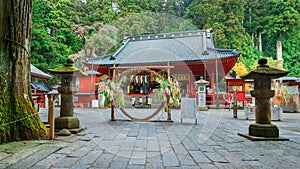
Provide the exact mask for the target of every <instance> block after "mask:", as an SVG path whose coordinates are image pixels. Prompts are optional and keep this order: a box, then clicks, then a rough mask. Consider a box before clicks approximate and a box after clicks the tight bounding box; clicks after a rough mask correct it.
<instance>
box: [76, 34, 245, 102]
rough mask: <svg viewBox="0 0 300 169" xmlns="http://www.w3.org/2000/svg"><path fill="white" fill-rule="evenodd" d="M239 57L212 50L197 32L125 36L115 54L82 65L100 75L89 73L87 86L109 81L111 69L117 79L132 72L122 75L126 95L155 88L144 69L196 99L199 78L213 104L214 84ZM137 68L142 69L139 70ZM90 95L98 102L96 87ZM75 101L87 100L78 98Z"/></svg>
mask: <svg viewBox="0 0 300 169" xmlns="http://www.w3.org/2000/svg"><path fill="white" fill-rule="evenodd" d="M239 55H240V53H239V52H238V51H236V50H235V49H217V48H215V47H214V39H213V36H212V34H211V33H210V31H209V30H197V31H188V32H176V33H161V34H152V35H142V36H129V37H125V38H124V40H123V44H122V46H121V47H120V48H119V49H118V50H117V51H116V52H115V53H113V54H109V55H105V56H99V57H96V58H88V59H87V60H86V61H85V62H84V64H85V65H86V66H87V67H88V68H89V69H90V70H94V71H97V72H99V73H100V74H101V75H100V74H99V75H98V74H97V75H96V74H92V79H93V80H90V82H89V83H91V82H93V83H94V82H97V81H99V78H101V76H104V75H105V76H108V77H109V78H112V76H113V75H114V70H115V75H116V76H117V75H120V74H121V73H122V72H124V71H127V72H128V70H131V72H132V74H126V75H124V76H127V81H126V82H125V84H124V85H125V86H126V87H124V91H125V93H126V94H128V95H146V94H148V93H150V94H151V93H152V92H153V89H155V88H156V84H155V80H154V79H153V78H152V77H151V73H150V71H145V69H148V70H152V71H155V72H157V73H159V74H160V75H161V76H163V77H166V78H167V77H170V76H171V77H172V78H175V79H176V80H177V81H178V82H179V84H180V86H181V95H182V97H195V95H196V92H197V90H196V86H194V82H196V81H197V80H199V79H200V77H201V76H202V77H203V79H205V80H207V81H209V82H210V85H209V86H208V87H210V89H211V90H209V91H212V92H211V93H209V94H208V95H207V97H209V98H208V99H207V101H208V102H210V103H211V104H215V94H216V93H217V92H216V87H218V86H217V84H218V83H216V82H219V81H220V80H221V79H222V78H223V77H224V76H226V74H227V73H228V72H229V71H230V70H231V68H232V67H233V66H234V65H235V63H236V61H237V60H238V57H239ZM138 68H143V70H142V71H138ZM87 79H89V78H87ZM85 83H86V82H85ZM87 86H90V85H87ZM85 93H86V91H85ZM86 94H87V93H86ZM89 94H90V95H92V96H91V97H89V98H93V99H97V96H96V88H94V87H92V91H90V93H89ZM80 95H83V92H81V91H80V90H79V91H78V97H80ZM78 102H80V103H84V102H87V103H89V102H90V101H89V100H88V101H86V100H80V98H78Z"/></svg>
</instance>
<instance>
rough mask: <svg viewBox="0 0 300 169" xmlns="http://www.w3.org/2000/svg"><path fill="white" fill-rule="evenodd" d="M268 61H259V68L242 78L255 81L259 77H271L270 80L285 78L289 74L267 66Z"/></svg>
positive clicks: (263, 59)
mask: <svg viewBox="0 0 300 169" xmlns="http://www.w3.org/2000/svg"><path fill="white" fill-rule="evenodd" d="M267 63H268V60H267V59H265V58H262V59H259V61H258V64H259V66H257V68H256V69H255V70H252V71H250V72H249V73H248V74H246V75H243V76H241V77H242V78H244V79H255V78H259V77H269V78H270V79H276V78H280V77H283V76H285V75H287V74H288V73H289V71H287V70H282V69H277V68H274V67H270V66H269V65H267Z"/></svg>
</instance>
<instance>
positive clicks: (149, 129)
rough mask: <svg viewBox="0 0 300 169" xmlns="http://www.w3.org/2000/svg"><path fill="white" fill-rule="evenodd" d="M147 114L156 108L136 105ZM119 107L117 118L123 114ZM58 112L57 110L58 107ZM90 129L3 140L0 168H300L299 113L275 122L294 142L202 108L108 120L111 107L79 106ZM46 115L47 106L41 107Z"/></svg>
mask: <svg viewBox="0 0 300 169" xmlns="http://www.w3.org/2000/svg"><path fill="white" fill-rule="evenodd" d="M128 111H130V113H132V114H134V115H135V116H140V117H142V116H144V115H145V113H150V111H154V109H152V110H151V109H132V110H129V109H128ZM118 112H119V111H118V109H117V110H116V118H119V119H121V118H122V119H125V117H124V116H123V115H121V114H118ZM56 115H58V110H57V109H56ZM75 115H76V116H78V118H79V119H80V123H81V126H82V127H87V129H86V130H84V131H83V132H80V133H78V134H76V135H75V134H73V135H71V136H67V137H66V136H64V137H63V136H59V137H57V138H56V139H55V140H40V141H23V142H14V143H9V144H3V145H0V168H43V169H44V168H53V169H54V168H71V169H76V168H78V169H82V168H83V169H84V168H116V169H120V168H128V169H131V168H191V169H193V168H204V169H207V168H212V169H214V168H229V169H231V168H259V169H260V168H272V169H273V168H278V169H279V168H280V169H282V168H287V169H290V168H300V125H299V124H300V113H284V114H283V120H282V121H276V122H273V123H275V124H276V125H278V127H279V129H280V136H281V137H285V138H289V139H290V141H256V142H253V141H250V140H247V139H245V138H244V137H241V136H238V134H237V133H247V131H248V126H249V124H251V123H253V121H251V120H245V116H244V114H243V111H239V112H238V119H233V118H232V112H230V111H228V110H223V109H222V110H212V109H210V111H208V112H198V113H197V119H198V123H197V125H195V124H194V123H193V121H188V122H189V123H180V121H181V119H180V114H179V110H172V119H173V120H174V122H173V123H168V122H130V121H124V120H123V121H113V122H112V121H110V120H109V118H110V110H109V109H106V110H103V109H101V110H99V109H75ZM40 117H41V119H42V120H45V119H46V118H47V117H46V113H45V111H44V112H43V111H41V112H40ZM163 117H164V116H162V115H161V114H159V115H158V116H157V117H155V118H163Z"/></svg>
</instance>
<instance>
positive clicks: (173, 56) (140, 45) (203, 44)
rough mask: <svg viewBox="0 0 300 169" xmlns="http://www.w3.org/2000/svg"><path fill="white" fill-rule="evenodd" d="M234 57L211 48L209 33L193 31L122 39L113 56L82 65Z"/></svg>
mask: <svg viewBox="0 0 300 169" xmlns="http://www.w3.org/2000/svg"><path fill="white" fill-rule="evenodd" d="M238 55H239V52H237V51H236V50H232V49H228V50H226V49H216V48H214V45H213V37H212V35H211V34H210V32H209V31H208V30H197V31H189V32H177V33H163V34H154V35H143V36H130V37H126V38H124V42H123V45H122V46H121V47H120V48H119V50H118V51H117V52H116V53H114V54H110V55H106V56H103V57H99V58H95V59H88V62H86V64H92V62H93V64H98V65H112V64H114V63H116V64H117V65H118V64H145V63H147V64H149V63H166V62H195V61H205V60H211V59H216V58H218V59H220V58H227V57H232V56H238ZM112 59H115V60H112Z"/></svg>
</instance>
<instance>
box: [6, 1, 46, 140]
mask: <svg viewBox="0 0 300 169" xmlns="http://www.w3.org/2000/svg"><path fill="white" fill-rule="evenodd" d="M31 6H32V0H18V1H15V0H0V88H1V90H0V143H3V142H8V141H15V140H28V139H39V138H45V137H46V128H45V126H44V125H43V123H42V122H41V121H40V119H39V117H38V115H37V113H36V111H35V109H34V108H33V106H32V97H31V88H30V54H29V53H30V41H31Z"/></svg>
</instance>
